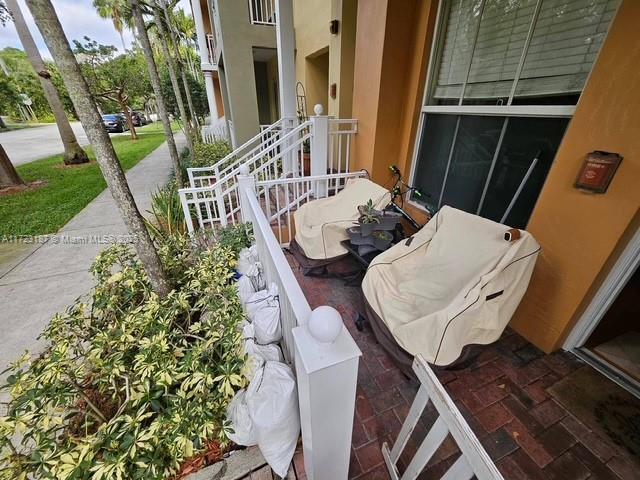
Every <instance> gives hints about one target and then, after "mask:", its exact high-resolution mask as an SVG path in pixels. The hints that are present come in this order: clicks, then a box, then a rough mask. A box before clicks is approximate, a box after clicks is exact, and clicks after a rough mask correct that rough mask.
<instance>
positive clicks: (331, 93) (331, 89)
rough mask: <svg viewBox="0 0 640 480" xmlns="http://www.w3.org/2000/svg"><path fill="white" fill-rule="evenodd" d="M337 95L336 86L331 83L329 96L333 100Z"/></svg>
mask: <svg viewBox="0 0 640 480" xmlns="http://www.w3.org/2000/svg"><path fill="white" fill-rule="evenodd" d="M337 94H338V84H337V83H332V84H331V86H330V87H329V95H331V98H333V99H334V100H335V98H336V96H337Z"/></svg>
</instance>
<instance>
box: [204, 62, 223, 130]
mask: <svg viewBox="0 0 640 480" xmlns="http://www.w3.org/2000/svg"><path fill="white" fill-rule="evenodd" d="M203 73H204V86H205V89H206V90H207V102H208V103H209V114H210V115H211V125H213V123H214V122H215V121H216V120H217V119H218V118H220V115H219V114H218V104H217V102H216V90H215V87H214V85H213V72H211V71H208V70H205V71H204V72H203Z"/></svg>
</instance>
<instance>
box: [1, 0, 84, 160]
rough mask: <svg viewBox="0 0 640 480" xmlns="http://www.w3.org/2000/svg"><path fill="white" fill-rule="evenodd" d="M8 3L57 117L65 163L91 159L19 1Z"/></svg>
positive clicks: (26, 50) (23, 43) (7, 0)
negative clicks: (41, 54) (73, 127)
mask: <svg viewBox="0 0 640 480" xmlns="http://www.w3.org/2000/svg"><path fill="white" fill-rule="evenodd" d="M6 5H7V7H8V8H9V10H10V11H11V13H12V15H13V22H14V23H15V26H16V31H17V32H18V37H20V42H21V43H22V46H23V47H24V51H25V53H26V54H27V57H28V58H29V62H30V63H31V66H32V67H33V69H34V70H35V71H36V73H37V74H38V78H39V79H40V84H41V85H42V89H43V90H44V96H45V97H46V99H47V102H49V106H50V107H51V111H52V112H53V116H54V118H55V119H56V125H57V126H58V131H59V132H60V138H61V139H62V143H63V145H64V157H63V158H64V163H65V165H76V164H79V163H87V162H88V161H89V157H88V156H87V153H86V152H85V151H84V150H83V149H82V147H81V146H80V144H79V143H78V139H77V138H76V135H75V133H73V129H72V128H71V124H70V123H69V119H68V118H67V114H66V113H65V111H64V107H63V106H62V101H61V100H60V95H59V94H58V90H56V87H55V85H54V84H53V82H52V81H51V74H50V73H49V72H48V71H47V66H46V65H45V63H44V61H43V60H42V57H41V56H40V52H39V50H38V47H37V46H36V42H35V41H34V40H33V37H32V36H31V32H30V31H29V27H27V22H26V21H25V19H24V16H23V15H22V11H21V10H20V6H19V5H18V1H17V0H6Z"/></svg>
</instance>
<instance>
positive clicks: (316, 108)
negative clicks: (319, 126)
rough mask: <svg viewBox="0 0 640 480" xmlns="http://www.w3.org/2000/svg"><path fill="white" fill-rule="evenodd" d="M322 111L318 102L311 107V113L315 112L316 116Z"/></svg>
mask: <svg viewBox="0 0 640 480" xmlns="http://www.w3.org/2000/svg"><path fill="white" fill-rule="evenodd" d="M322 112H324V108H323V106H322V105H321V104H319V103H316V104H315V106H314V107H313V113H315V114H316V115H317V116H320V115H322Z"/></svg>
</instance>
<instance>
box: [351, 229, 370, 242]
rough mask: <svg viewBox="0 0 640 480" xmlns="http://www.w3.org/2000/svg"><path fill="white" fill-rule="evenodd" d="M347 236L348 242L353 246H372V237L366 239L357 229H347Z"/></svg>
mask: <svg viewBox="0 0 640 480" xmlns="http://www.w3.org/2000/svg"><path fill="white" fill-rule="evenodd" d="M347 234H348V235H349V241H350V242H351V243H352V244H353V245H373V237H372V236H371V235H369V236H367V237H365V236H364V235H362V232H361V231H360V228H359V227H349V228H347Z"/></svg>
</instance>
